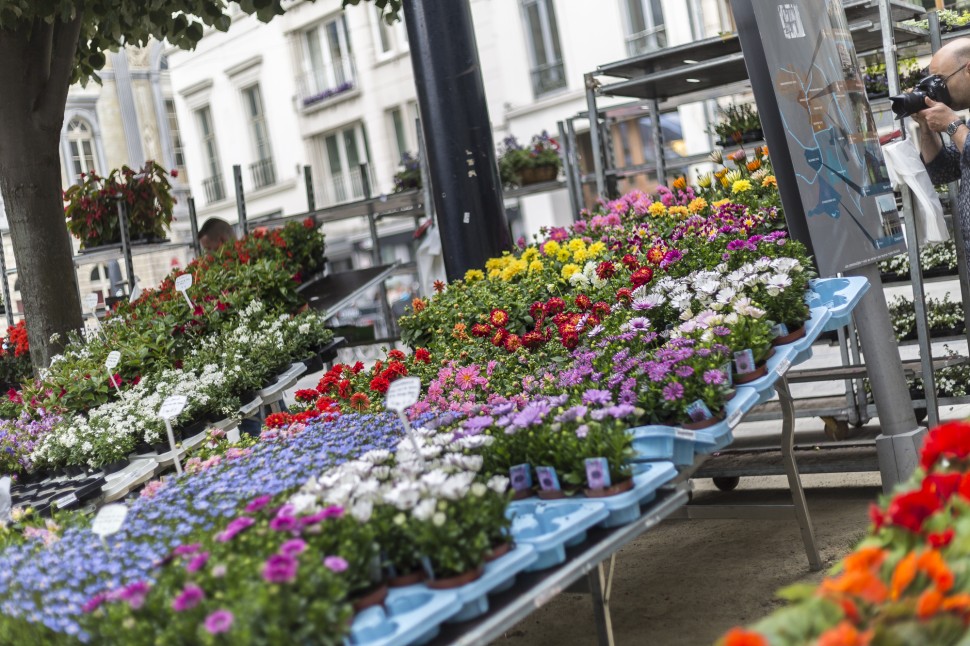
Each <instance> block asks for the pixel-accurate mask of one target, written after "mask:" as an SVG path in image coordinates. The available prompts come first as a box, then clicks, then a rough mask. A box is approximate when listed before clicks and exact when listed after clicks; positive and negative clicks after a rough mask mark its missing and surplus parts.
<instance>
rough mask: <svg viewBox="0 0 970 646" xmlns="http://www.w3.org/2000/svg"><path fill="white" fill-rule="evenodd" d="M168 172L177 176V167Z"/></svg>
mask: <svg viewBox="0 0 970 646" xmlns="http://www.w3.org/2000/svg"><path fill="white" fill-rule="evenodd" d="M168 174H169V175H171V176H172V177H178V176H179V169H177V168H173V169H172V170H170V171H169V173H168ZM82 177H83V175H82Z"/></svg>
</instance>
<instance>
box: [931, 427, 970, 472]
mask: <svg viewBox="0 0 970 646" xmlns="http://www.w3.org/2000/svg"><path fill="white" fill-rule="evenodd" d="M968 455H970V424H968V423H967V422H948V423H946V424H942V425H940V426H937V427H936V428H934V429H932V430H931V431H930V432H929V433H928V434H927V436H926V440H925V441H924V442H923V452H922V454H921V455H920V464H921V465H922V466H923V468H924V469H927V470H929V469H931V468H932V467H933V466H934V465H935V464H936V463H937V461H939V460H940V459H941V458H943V459H947V460H960V459H963V458H965V457H967V456H968Z"/></svg>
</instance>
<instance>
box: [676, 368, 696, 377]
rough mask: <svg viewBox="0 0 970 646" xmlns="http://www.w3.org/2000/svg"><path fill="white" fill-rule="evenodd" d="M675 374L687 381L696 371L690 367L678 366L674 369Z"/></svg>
mask: <svg viewBox="0 0 970 646" xmlns="http://www.w3.org/2000/svg"><path fill="white" fill-rule="evenodd" d="M674 374H675V375H677V376H678V377H681V378H682V379H686V378H687V377H690V376H691V375H692V374H694V369H693V368H692V367H690V366H677V368H675V369H674Z"/></svg>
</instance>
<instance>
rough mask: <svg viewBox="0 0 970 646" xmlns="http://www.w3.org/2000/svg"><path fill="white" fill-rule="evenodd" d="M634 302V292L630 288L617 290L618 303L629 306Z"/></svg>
mask: <svg viewBox="0 0 970 646" xmlns="http://www.w3.org/2000/svg"><path fill="white" fill-rule="evenodd" d="M632 300H633V291H632V290H631V289H630V288H629V287H621V288H620V289H618V290H616V302H617V303H619V302H620V301H623V302H624V303H626V304H627V305H629V304H630V301H632Z"/></svg>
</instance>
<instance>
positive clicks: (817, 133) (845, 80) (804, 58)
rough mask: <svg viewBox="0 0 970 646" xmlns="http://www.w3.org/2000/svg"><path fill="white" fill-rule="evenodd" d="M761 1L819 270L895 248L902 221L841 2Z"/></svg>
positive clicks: (762, 27) (761, 23) (865, 260)
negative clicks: (764, 4) (821, 5)
mask: <svg viewBox="0 0 970 646" xmlns="http://www.w3.org/2000/svg"><path fill="white" fill-rule="evenodd" d="M766 4H768V6H766V7H764V11H760V10H759V11H758V12H757V21H758V28H759V31H760V33H761V38H762V42H763V44H764V50H765V55H766V60H767V61H768V63H769V69H770V74H771V78H772V82H773V84H774V90H775V96H776V97H777V101H778V108H779V112H780V114H781V120H782V125H783V128H784V130H785V134H786V136H787V139H788V147H789V150H790V152H791V160H792V165H793V167H794V170H795V176H796V178H797V181H798V190H799V193H800V195H801V200H802V205H803V207H804V210H805V216H806V218H807V221H808V229H809V233H810V235H811V239H812V244H813V246H814V249H815V254H816V259H817V261H818V264H819V269H820V271H821V272H822V275H832V274H834V273H837V272H841V271H843V270H845V269H850V268H853V267H858V266H861V265H865V264H869V263H872V262H874V261H876V260H880V259H882V258H886V257H889V256H892V255H895V254H897V253H899V252H900V251H902V250H903V249H904V248H905V244H904V242H903V230H902V224H901V222H900V219H899V214H898V212H897V210H896V200H895V198H894V197H893V193H892V187H891V185H890V182H889V178H888V173H887V171H886V163H885V160H884V159H883V156H882V151H881V149H880V147H879V135H878V133H877V131H876V125H875V121H874V120H873V118H872V112H871V110H870V108H869V102H868V100H867V99H866V90H865V85H864V84H863V82H862V78H861V75H860V69H859V64H858V62H857V59H856V55H855V46H854V44H853V42H852V36H851V34H850V32H849V29H848V26H847V24H846V20H845V14H844V13H843V10H842V4H841V2H840V0H823V2H818V1H817V0H816V1H815V2H806V0H787V1H782V2H774V3H766ZM819 4H824V6H825V11H824V12H823V11H818V5H819Z"/></svg>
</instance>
